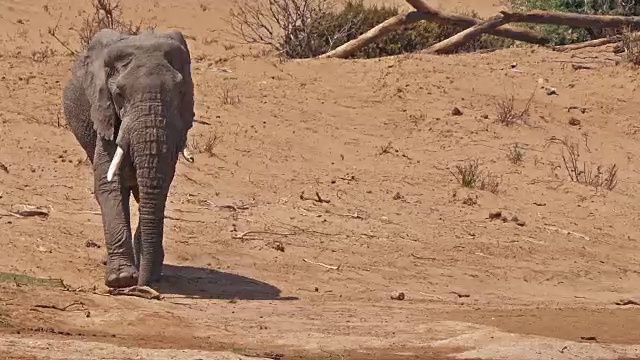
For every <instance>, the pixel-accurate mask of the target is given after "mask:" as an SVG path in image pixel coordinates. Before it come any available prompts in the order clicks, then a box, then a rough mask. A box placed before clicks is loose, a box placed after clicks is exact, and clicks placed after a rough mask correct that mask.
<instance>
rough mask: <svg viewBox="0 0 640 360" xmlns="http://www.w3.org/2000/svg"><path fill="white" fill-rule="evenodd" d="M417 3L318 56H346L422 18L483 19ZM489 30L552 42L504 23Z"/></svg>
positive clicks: (460, 22) (475, 22)
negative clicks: (447, 12)
mask: <svg viewBox="0 0 640 360" xmlns="http://www.w3.org/2000/svg"><path fill="white" fill-rule="evenodd" d="M408 2H410V3H412V2H416V1H415V0H411V1H409V0H408ZM416 4H417V7H419V8H420V9H422V10H420V9H417V8H416V10H418V11H410V12H407V13H404V14H400V15H396V16H394V17H392V18H390V19H388V20H386V21H385V22H383V23H381V24H379V25H378V26H376V27H374V28H373V29H371V30H369V31H367V32H366V33H364V34H362V35H360V36H359V37H358V38H356V39H353V40H351V41H349V42H347V43H345V44H343V45H341V46H339V47H337V48H335V49H333V50H331V51H329V52H327V53H325V54H322V55H320V56H318V58H340V59H346V58H348V57H349V56H351V55H353V54H354V53H356V52H358V50H360V49H362V48H364V47H365V46H367V45H369V44H372V43H374V42H376V41H377V40H379V39H381V38H383V37H384V36H386V35H388V34H390V33H392V32H394V31H397V30H401V29H402V28H403V27H405V26H409V25H412V24H415V23H417V22H419V21H430V22H434V23H438V24H454V25H458V26H467V27H471V26H475V25H478V24H480V23H482V22H481V21H480V20H478V19H474V18H472V17H468V16H462V15H454V14H445V13H441V12H438V11H436V10H433V9H432V8H431V7H430V6H429V5H427V4H426V3H424V2H423V1H417V2H416ZM420 4H422V5H423V6H421V5H420ZM412 5H413V4H412ZM423 10H424V11H423ZM427 10H428V11H427ZM489 33H490V34H492V35H495V36H499V37H504V38H509V39H512V40H517V41H524V42H528V43H533V44H538V45H543V44H547V43H548V42H549V41H548V39H546V38H544V37H543V36H541V35H539V34H537V33H536V32H534V31H531V30H526V29H518V28H512V27H506V26H502V27H499V28H497V29H493V30H492V31H489Z"/></svg>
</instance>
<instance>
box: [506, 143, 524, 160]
mask: <svg viewBox="0 0 640 360" xmlns="http://www.w3.org/2000/svg"><path fill="white" fill-rule="evenodd" d="M524 155H525V152H524V150H523V149H522V148H520V147H519V146H518V143H515V144H513V146H512V147H510V148H509V153H508V154H507V158H508V159H509V161H510V162H511V163H512V164H514V165H520V164H522V163H523V162H524Z"/></svg>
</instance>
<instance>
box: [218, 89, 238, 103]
mask: <svg viewBox="0 0 640 360" xmlns="http://www.w3.org/2000/svg"><path fill="white" fill-rule="evenodd" d="M220 102H221V103H222V105H236V104H238V103H239V102H240V96H239V95H238V94H236V93H235V92H234V91H233V90H232V89H231V88H230V87H227V86H225V87H223V88H222V91H221V93H220Z"/></svg>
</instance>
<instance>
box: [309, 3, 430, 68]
mask: <svg viewBox="0 0 640 360" xmlns="http://www.w3.org/2000/svg"><path fill="white" fill-rule="evenodd" d="M421 20H424V16H423V14H422V13H419V12H417V11H411V12H408V13H405V14H399V15H396V16H394V17H392V18H390V19H389V20H387V21H385V22H383V23H381V24H380V25H378V26H376V27H374V28H373V29H371V30H369V31H367V32H366V33H364V34H362V35H360V36H359V37H358V38H356V39H353V40H351V41H349V42H347V43H344V44H342V45H340V46H339V47H337V48H335V49H333V50H331V51H329V52H328V53H325V54H322V55H320V56H318V58H320V59H322V58H340V59H345V58H348V57H349V56H351V55H353V54H354V53H356V52H358V50H360V49H362V48H364V47H365V46H367V45H369V44H372V43H374V42H376V41H377V40H378V39H380V38H382V37H384V36H386V35H387V34H390V33H392V32H394V31H396V30H399V29H401V28H403V27H404V26H407V25H411V24H414V23H416V22H418V21H421Z"/></svg>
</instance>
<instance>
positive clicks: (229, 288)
mask: <svg viewBox="0 0 640 360" xmlns="http://www.w3.org/2000/svg"><path fill="white" fill-rule="evenodd" d="M153 287H154V288H155V289H156V290H158V291H160V292H161V293H164V294H180V295H184V296H187V297H194V298H203V299H226V300H231V299H236V300H298V298H297V297H294V296H290V297H282V296H280V294H281V290H280V289H278V288H277V287H275V286H273V285H271V284H267V283H265V282H262V281H259V280H255V279H252V278H249V277H246V276H242V275H236V274H231V273H226V272H222V271H217V270H213V269H208V268H201V267H194V266H184V265H170V264H165V265H164V266H163V271H162V277H161V280H160V281H159V282H157V283H156V284H154V286H153Z"/></svg>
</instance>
